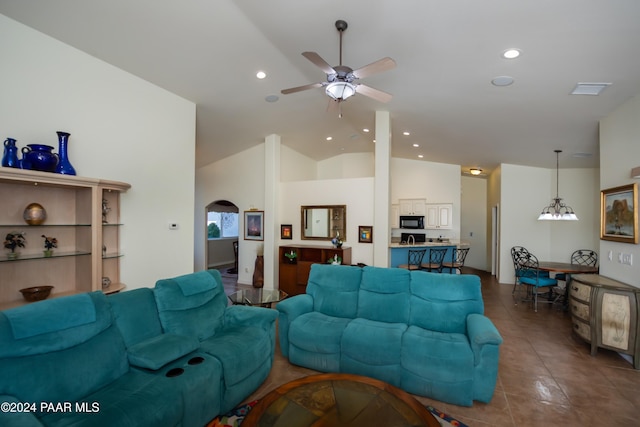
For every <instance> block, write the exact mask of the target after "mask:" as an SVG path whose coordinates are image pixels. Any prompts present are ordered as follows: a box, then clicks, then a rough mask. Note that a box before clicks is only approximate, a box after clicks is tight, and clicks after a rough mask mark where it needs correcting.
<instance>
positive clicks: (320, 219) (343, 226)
mask: <svg viewBox="0 0 640 427" xmlns="http://www.w3.org/2000/svg"><path fill="white" fill-rule="evenodd" d="M300 212H301V216H302V221H301V226H300V229H301V230H302V239H303V240H331V239H333V238H334V237H335V236H336V234H337V233H340V237H341V238H342V240H343V241H346V240H347V233H346V230H347V205H321V206H301V207H300Z"/></svg>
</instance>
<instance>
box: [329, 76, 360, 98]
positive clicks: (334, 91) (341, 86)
mask: <svg viewBox="0 0 640 427" xmlns="http://www.w3.org/2000/svg"><path fill="white" fill-rule="evenodd" d="M326 92H327V95H329V96H330V97H331V98H332V99H335V100H336V101H344V100H346V99H347V98H349V97H351V96H353V95H355V94H356V87H355V85H353V84H351V83H349V82H343V81H337V82H333V83H329V84H328V85H327V88H326Z"/></svg>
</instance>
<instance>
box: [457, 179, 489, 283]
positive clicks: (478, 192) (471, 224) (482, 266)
mask: <svg viewBox="0 0 640 427" xmlns="http://www.w3.org/2000/svg"><path fill="white" fill-rule="evenodd" d="M461 184H462V194H461V200H460V221H461V222H460V239H461V240H463V241H465V242H468V243H469V247H470V250H469V253H468V254H467V258H466V260H465V265H466V266H468V267H473V268H477V269H479V270H489V269H488V264H487V230H488V228H487V209H486V206H487V180H486V179H484V178H472V177H467V176H463V177H462V180H461ZM489 271H490V270H489Z"/></svg>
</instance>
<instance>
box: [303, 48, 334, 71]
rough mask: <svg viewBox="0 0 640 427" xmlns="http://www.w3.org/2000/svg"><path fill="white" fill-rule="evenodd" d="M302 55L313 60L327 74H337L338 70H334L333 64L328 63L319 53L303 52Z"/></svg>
mask: <svg viewBox="0 0 640 427" xmlns="http://www.w3.org/2000/svg"><path fill="white" fill-rule="evenodd" d="M302 56H304V57H305V58H307V59H308V60H309V61H311V62H313V63H314V64H315V66H316V67H318V68H320V69H321V70H322V71H324V73H325V74H336V70H334V69H333V67H332V66H331V65H329V64H327V61H325V60H324V59H322V58H321V57H320V55H318V54H317V53H315V52H302Z"/></svg>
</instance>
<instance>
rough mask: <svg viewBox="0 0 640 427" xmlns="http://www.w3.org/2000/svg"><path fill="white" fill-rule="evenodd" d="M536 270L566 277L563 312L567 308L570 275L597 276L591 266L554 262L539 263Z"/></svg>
mask: <svg viewBox="0 0 640 427" xmlns="http://www.w3.org/2000/svg"><path fill="white" fill-rule="evenodd" d="M538 269H539V270H543V271H549V272H554V273H564V274H565V275H566V276H565V277H566V281H565V282H566V286H565V289H564V301H563V302H562V305H563V307H564V308H565V310H566V309H567V308H568V307H569V284H570V283H571V275H572V274H597V273H598V271H599V268H598V267H596V266H591V265H582V264H572V263H570V262H556V261H540V263H539V264H538Z"/></svg>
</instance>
